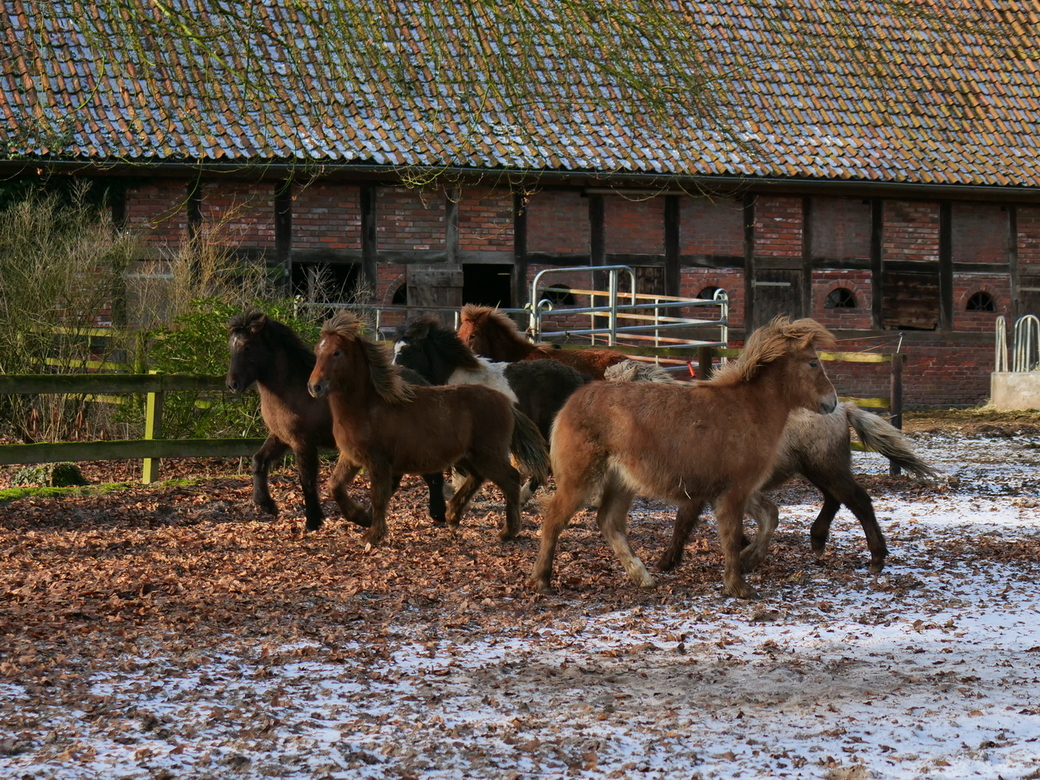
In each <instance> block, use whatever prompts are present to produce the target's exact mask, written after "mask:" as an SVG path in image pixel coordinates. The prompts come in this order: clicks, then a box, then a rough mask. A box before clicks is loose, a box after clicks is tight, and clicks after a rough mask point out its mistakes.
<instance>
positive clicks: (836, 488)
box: [807, 473, 888, 574]
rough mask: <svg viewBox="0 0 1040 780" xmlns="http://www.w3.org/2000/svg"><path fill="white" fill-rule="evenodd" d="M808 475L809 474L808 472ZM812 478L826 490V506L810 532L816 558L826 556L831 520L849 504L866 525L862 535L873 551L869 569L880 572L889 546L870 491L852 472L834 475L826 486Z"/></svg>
mask: <svg viewBox="0 0 1040 780" xmlns="http://www.w3.org/2000/svg"><path fill="white" fill-rule="evenodd" d="M807 476H808V475H807ZM809 479H810V481H811V482H812V483H813V484H814V485H816V487H818V488H819V489H820V490H821V491H822V492H823V508H822V509H821V510H820V514H819V515H818V516H817V518H816V520H815V521H813V524H812V529H811V531H810V537H809V538H810V540H811V543H812V549H813V552H814V553H816V555H817V557H819V556H822V555H823V551H824V549H825V547H826V545H827V538H828V537H829V535H830V528H831V523H832V522H833V520H834V515H835V514H837V512H838V509H839V508H840V505H841V504H844V505H845V506H847V507H848V508H849V509H850V510H851V511H852V513H853V514H854V515H855V516H856V519H857V520H859V524H860V526H861V527H862V528H863V535H864V536H865V537H866V540H867V549H868V550H870V565H869V568H868V570H869V571H870V572H871V573H872V574H877V573H879V572H880V571H881V570H882V569H884V568H885V559H886V558H887V557H888V545H886V544H885V535H884V533H883V532H882V531H881V526H880V525H879V524H878V521H877V515H875V514H874V502H873V501H871V500H870V496H869V495H868V494H867V491H866V490H864V489H863V487H862V486H861V485H860V484H859V483H858V482H856V480H855V478H854V477H853V476H852V474H851V473H849V474H848V475H847V476H843V477H842V478H839V479H835V477H834V475H831V478H830V480H828V483H827V484H826V486H823V485H821V484H820V482H823V480H820V481H819V482H818V481H817V480H816V479H813V478H812V477H811V476H810V477H809Z"/></svg>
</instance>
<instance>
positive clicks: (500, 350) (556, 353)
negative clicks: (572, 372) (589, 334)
mask: <svg viewBox="0 0 1040 780" xmlns="http://www.w3.org/2000/svg"><path fill="white" fill-rule="evenodd" d="M458 334H459V338H460V339H462V341H463V342H464V343H465V344H467V345H468V346H469V348H470V349H472V350H473V351H474V352H476V353H477V354H478V355H483V356H484V357H486V358H489V359H491V360H494V361H498V362H504V363H515V362H517V361H520V360H540V359H543V358H552V359H553V360H559V361H560V362H561V363H566V364H567V365H568V366H571V367H572V368H576V369H577V370H578V371H580V372H582V373H583V374H588V375H589V376H590V377H592V378H593V379H602V378H603V371H604V370H605V369H606V368H607V366H612V365H614V364H615V363H620V362H621V361H622V360H625V356H624V355H623V354H622V353H620V352H614V351H613V350H610V349H554V348H553V347H550V346H545V345H539V344H532V343H531V342H530V341H528V340H527V339H526V338H524V336H523V334H522V333H520V331H518V330H517V329H516V325H514V324H513V321H512V320H511V319H509V317H507V316H506V315H505V314H503V313H502V312H501V311H499V310H498V309H493V308H491V307H490V306H476V305H474V304H472V303H468V304H466V305H465V306H463V307H462V322H461V323H460V324H459V330H458Z"/></svg>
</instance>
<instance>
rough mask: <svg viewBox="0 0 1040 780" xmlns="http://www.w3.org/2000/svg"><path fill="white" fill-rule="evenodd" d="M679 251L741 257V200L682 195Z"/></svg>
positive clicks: (742, 210) (700, 254)
mask: <svg viewBox="0 0 1040 780" xmlns="http://www.w3.org/2000/svg"><path fill="white" fill-rule="evenodd" d="M679 252H680V253H681V254H684V255H695V256H705V257H743V256H744V205H743V203H741V201H740V200H735V199H733V198H697V197H683V198H681V199H680V200H679Z"/></svg>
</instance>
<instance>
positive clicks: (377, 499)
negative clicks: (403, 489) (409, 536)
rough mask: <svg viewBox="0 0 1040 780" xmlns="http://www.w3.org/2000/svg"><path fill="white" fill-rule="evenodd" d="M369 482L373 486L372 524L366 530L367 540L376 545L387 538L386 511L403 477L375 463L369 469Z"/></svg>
mask: <svg viewBox="0 0 1040 780" xmlns="http://www.w3.org/2000/svg"><path fill="white" fill-rule="evenodd" d="M369 482H370V483H371V486H372V488H371V489H372V492H371V496H372V525H371V527H370V528H369V529H368V530H367V531H365V541H366V542H367V543H368V544H370V545H372V546H373V547H374V546H375V545H377V544H379V543H380V542H381V541H383V540H384V539H385V538H386V533H387V526H386V512H387V509H388V508H389V506H390V498H391V497H392V496H393V495H394V491H395V490H397V486H398V484H399V483H400V482H401V477H400V475H394V474H393V473H392V472H391V471H390V469H388V468H386V467H385V466H380V465H373V466H372V467H371V468H370V469H369Z"/></svg>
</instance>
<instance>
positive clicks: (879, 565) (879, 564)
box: [867, 559, 885, 574]
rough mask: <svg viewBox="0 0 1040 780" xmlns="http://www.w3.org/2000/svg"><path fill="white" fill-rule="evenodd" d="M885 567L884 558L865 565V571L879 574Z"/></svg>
mask: <svg viewBox="0 0 1040 780" xmlns="http://www.w3.org/2000/svg"><path fill="white" fill-rule="evenodd" d="M884 569H885V561H884V559H882V560H880V561H871V562H870V566H868V567H867V571H869V572H870V573H871V574H880V573H881V572H882V571H884Z"/></svg>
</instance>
